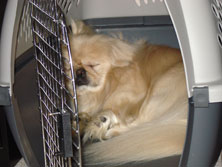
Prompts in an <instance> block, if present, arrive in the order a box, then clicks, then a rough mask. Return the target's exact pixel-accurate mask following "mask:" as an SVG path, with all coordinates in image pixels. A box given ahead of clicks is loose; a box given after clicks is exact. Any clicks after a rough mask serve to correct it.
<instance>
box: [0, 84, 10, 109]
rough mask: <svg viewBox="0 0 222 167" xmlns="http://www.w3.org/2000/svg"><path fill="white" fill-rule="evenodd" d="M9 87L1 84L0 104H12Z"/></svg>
mask: <svg viewBox="0 0 222 167" xmlns="http://www.w3.org/2000/svg"><path fill="white" fill-rule="evenodd" d="M10 99H11V98H10V93H9V87H2V86H0V105H3V106H8V105H10V104H11V100H10Z"/></svg>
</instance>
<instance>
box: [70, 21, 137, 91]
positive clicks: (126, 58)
mask: <svg viewBox="0 0 222 167" xmlns="http://www.w3.org/2000/svg"><path fill="white" fill-rule="evenodd" d="M69 38H70V46H71V53H72V60H73V65H74V71H75V74H76V85H77V86H78V88H80V87H82V88H83V87H88V88H89V87H91V88H96V87H101V86H103V85H104V82H105V80H106V76H107V74H108V73H109V71H110V70H111V69H112V68H115V67H124V66H127V65H129V64H130V62H131V61H132V59H133V55H134V52H135V48H134V47H132V46H131V45H130V44H129V43H127V42H125V41H123V40H122V39H118V38H114V37H109V36H105V35H101V34H96V33H94V32H93V30H92V29H91V28H90V27H88V26H86V25H85V24H83V22H77V23H75V22H73V23H72V34H71V35H70V36H69Z"/></svg>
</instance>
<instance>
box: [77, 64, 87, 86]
mask: <svg viewBox="0 0 222 167" xmlns="http://www.w3.org/2000/svg"><path fill="white" fill-rule="evenodd" d="M88 84H89V80H88V79H87V74H86V70H85V69H84V68H79V69H78V70H76V85H77V86H81V85H88Z"/></svg>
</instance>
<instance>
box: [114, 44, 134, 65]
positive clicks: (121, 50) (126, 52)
mask: <svg viewBox="0 0 222 167" xmlns="http://www.w3.org/2000/svg"><path fill="white" fill-rule="evenodd" d="M111 50H112V51H111V53H110V54H111V56H110V57H111V64H112V65H113V66H116V67H124V66H127V65H129V64H130V62H131V61H132V59H133V56H134V54H135V47H133V46H132V45H130V44H128V43H126V42H124V41H122V40H115V41H113V42H112V44H111Z"/></svg>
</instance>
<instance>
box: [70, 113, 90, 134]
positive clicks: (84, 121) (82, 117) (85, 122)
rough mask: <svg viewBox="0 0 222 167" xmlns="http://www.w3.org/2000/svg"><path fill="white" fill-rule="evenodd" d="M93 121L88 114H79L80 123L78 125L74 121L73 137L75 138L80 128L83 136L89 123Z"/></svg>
mask: <svg viewBox="0 0 222 167" xmlns="http://www.w3.org/2000/svg"><path fill="white" fill-rule="evenodd" d="M91 120H92V117H91V116H90V115H89V114H87V113H79V121H78V124H77V122H76V120H73V121H72V135H73V137H75V134H76V132H75V131H76V130H77V129H78V126H79V132H80V135H81V136H83V134H84V129H85V128H86V127H87V125H88V123H89V122H90V121H91Z"/></svg>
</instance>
